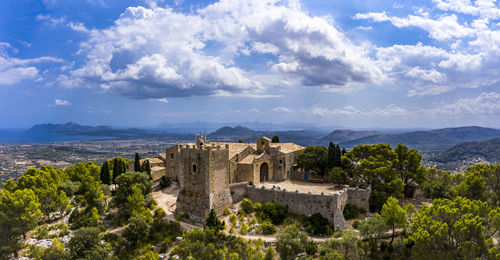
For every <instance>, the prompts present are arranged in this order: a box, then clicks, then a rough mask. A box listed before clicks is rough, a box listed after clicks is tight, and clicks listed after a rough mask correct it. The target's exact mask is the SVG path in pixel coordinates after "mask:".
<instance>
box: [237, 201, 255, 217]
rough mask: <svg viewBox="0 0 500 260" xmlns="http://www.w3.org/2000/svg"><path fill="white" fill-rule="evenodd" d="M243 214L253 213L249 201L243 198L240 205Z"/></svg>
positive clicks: (251, 204)
mask: <svg viewBox="0 0 500 260" xmlns="http://www.w3.org/2000/svg"><path fill="white" fill-rule="evenodd" d="M240 207H241V209H242V210H243V212H244V213H245V214H250V213H252V212H253V211H254V207H253V203H252V201H251V200H249V199H247V198H244V199H243V201H242V202H241V205H240Z"/></svg>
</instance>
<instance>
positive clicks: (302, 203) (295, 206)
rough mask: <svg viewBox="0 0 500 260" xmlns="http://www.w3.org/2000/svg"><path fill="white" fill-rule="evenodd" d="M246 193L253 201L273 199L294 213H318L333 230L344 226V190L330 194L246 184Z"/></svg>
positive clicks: (345, 199)
mask: <svg viewBox="0 0 500 260" xmlns="http://www.w3.org/2000/svg"><path fill="white" fill-rule="evenodd" d="M246 195H247V196H246V197H247V198H249V199H250V200H252V201H254V202H266V201H273V202H275V203H278V204H281V205H286V206H288V210H289V211H290V212H292V213H295V214H301V215H306V216H310V215H312V214H314V213H320V214H321V216H323V217H324V218H326V219H328V222H329V223H330V225H332V226H333V227H334V229H335V230H338V229H345V227H346V223H345V219H344V215H343V213H342V211H343V210H344V206H345V203H346V201H347V192H345V190H342V191H338V192H331V193H330V194H312V193H300V192H298V191H286V190H275V189H265V188H264V187H262V188H256V187H254V186H247V188H246Z"/></svg>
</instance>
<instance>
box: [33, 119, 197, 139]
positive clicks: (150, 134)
mask: <svg viewBox="0 0 500 260" xmlns="http://www.w3.org/2000/svg"><path fill="white" fill-rule="evenodd" d="M28 132H31V133H56V134H64V135H80V136H95V137H109V138H110V139H125V140H128V139H168V140H178V141H181V140H192V138H193V137H192V135H191V134H176V133H170V132H166V131H157V130H144V129H138V128H129V129H116V128H113V127H111V126H95V127H94V126H82V125H79V124H76V123H73V122H68V123H65V124H37V125H34V126H33V127H32V128H30V129H29V130H28Z"/></svg>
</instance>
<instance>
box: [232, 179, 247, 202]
mask: <svg viewBox="0 0 500 260" xmlns="http://www.w3.org/2000/svg"><path fill="white" fill-rule="evenodd" d="M247 185H248V182H237V183H232V184H229V190H230V191H231V197H232V199H233V203H238V202H240V201H242V200H243V198H244V197H245V196H247Z"/></svg>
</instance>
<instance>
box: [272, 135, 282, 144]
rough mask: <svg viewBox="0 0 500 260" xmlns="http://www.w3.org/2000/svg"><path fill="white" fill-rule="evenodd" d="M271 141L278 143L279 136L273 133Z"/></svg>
mask: <svg viewBox="0 0 500 260" xmlns="http://www.w3.org/2000/svg"><path fill="white" fill-rule="evenodd" d="M271 142H272V143H279V142H280V138H279V137H278V136H277V135H275V136H273V139H272V140H271Z"/></svg>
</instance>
